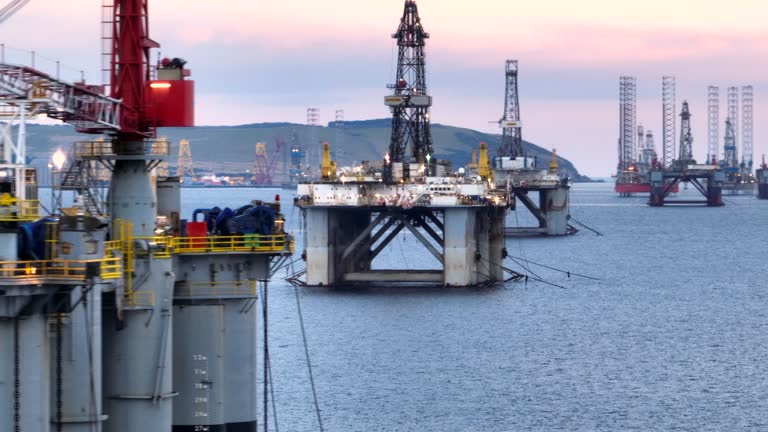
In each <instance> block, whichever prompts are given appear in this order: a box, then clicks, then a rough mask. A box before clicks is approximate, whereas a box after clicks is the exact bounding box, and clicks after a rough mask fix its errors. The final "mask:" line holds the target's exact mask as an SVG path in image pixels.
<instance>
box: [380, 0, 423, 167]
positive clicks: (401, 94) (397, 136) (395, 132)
mask: <svg viewBox="0 0 768 432" xmlns="http://www.w3.org/2000/svg"><path fill="white" fill-rule="evenodd" d="M392 38H394V39H396V40H397V46H398V56H397V73H396V76H395V83H394V84H390V85H388V86H387V87H388V88H390V89H393V90H394V94H392V95H389V96H386V97H385V98H384V104H385V105H387V106H389V107H390V109H391V111H392V133H391V138H390V143H389V153H388V157H387V158H386V159H387V160H385V164H386V168H385V176H386V177H387V178H388V180H389V181H391V180H393V177H392V174H393V169H392V168H393V166H394V165H396V164H397V165H398V166H400V165H401V166H402V177H403V178H404V179H407V178H409V168H410V167H409V164H410V163H415V164H424V163H427V164H428V163H429V159H430V158H431V155H432V153H433V151H432V134H431V133H430V130H429V107H430V106H431V105H432V97H431V96H429V95H428V94H427V79H426V53H425V46H426V40H427V39H428V38H429V33H427V32H426V31H424V28H423V27H422V25H421V19H420V18H419V11H418V7H417V6H416V2H415V1H414V0H406V1H405V7H404V10H403V17H402V18H401V19H400V26H399V27H398V28H397V30H396V31H395V33H393V34H392ZM409 146H410V147H411V154H410V157H408V155H406V149H407V148H408V147H409Z"/></svg>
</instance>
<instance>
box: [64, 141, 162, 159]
mask: <svg viewBox="0 0 768 432" xmlns="http://www.w3.org/2000/svg"><path fill="white" fill-rule="evenodd" d="M74 151H75V156H76V157H78V158H100V157H109V156H115V154H116V153H115V150H114V147H113V145H112V142H111V141H104V140H95V141H80V142H76V143H74ZM120 154H133V155H151V156H168V155H169V154H170V143H169V142H168V140H163V139H157V140H145V141H144V142H142V143H141V144H136V145H135V148H133V147H130V146H125V148H122V149H120Z"/></svg>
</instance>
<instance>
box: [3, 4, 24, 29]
mask: <svg viewBox="0 0 768 432" xmlns="http://www.w3.org/2000/svg"><path fill="white" fill-rule="evenodd" d="M27 3H29V0H13V1H12V2H10V3H8V4H7V5H5V6H4V7H3V8H2V9H0V24H2V23H4V22H5V21H6V20H7V19H8V18H10V17H12V16H13V15H14V14H15V13H16V12H18V11H19V9H21V8H23V7H24V5H26V4H27Z"/></svg>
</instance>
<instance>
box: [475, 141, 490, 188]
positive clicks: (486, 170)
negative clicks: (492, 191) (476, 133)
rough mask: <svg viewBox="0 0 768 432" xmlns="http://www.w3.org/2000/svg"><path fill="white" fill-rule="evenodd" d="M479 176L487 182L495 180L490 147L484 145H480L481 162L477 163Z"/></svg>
mask: <svg viewBox="0 0 768 432" xmlns="http://www.w3.org/2000/svg"><path fill="white" fill-rule="evenodd" d="M477 175H479V176H480V177H482V178H483V180H487V179H490V178H493V170H491V160H490V159H489V158H488V146H487V145H486V144H485V143H484V142H481V143H480V160H479V161H478V163H477Z"/></svg>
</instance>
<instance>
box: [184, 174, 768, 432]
mask: <svg viewBox="0 0 768 432" xmlns="http://www.w3.org/2000/svg"><path fill="white" fill-rule="evenodd" d="M612 186H613V185H612V184H610V183H606V184H577V185H575V187H574V189H573V193H572V195H571V197H572V209H571V212H572V215H573V217H574V218H575V219H577V220H579V221H580V222H583V223H586V224H587V225H589V226H591V227H593V228H595V229H597V230H598V231H600V232H602V233H603V234H605V236H604V237H598V236H596V235H594V234H592V233H590V232H589V231H586V230H582V231H581V232H580V233H579V234H577V235H576V236H572V237H564V238H537V239H525V240H517V239H510V240H508V242H507V248H508V250H509V253H510V254H511V255H513V256H517V257H519V256H521V255H524V256H525V257H527V258H528V259H529V260H532V261H535V262H539V263H543V264H547V265H550V266H554V267H557V268H561V269H565V270H570V271H573V272H577V273H582V274H586V275H590V276H594V277H598V278H600V281H591V280H587V279H579V278H575V277H573V278H571V279H568V278H567V276H566V275H563V274H558V273H555V272H551V271H548V270H546V269H541V268H537V267H531V269H532V270H533V271H534V272H536V273H537V274H538V275H539V276H541V277H542V278H544V279H545V280H547V281H550V282H552V283H555V284H560V285H563V286H565V289H560V288H555V287H552V286H548V285H545V284H541V283H535V282H531V281H529V283H528V284H527V285H526V284H525V283H523V282H515V283H509V284H507V285H506V287H504V288H498V287H497V288H482V289H417V288H397V287H393V288H391V289H383V288H375V289H374V288H368V289H356V290H329V289H308V288H304V289H300V296H301V301H302V306H303V312H304V320H305V323H306V331H307V338H308V341H309V349H310V353H311V355H312V364H313V367H314V376H315V381H316V385H317V392H318V398H319V402H320V406H321V409H322V417H323V421H324V426H325V429H326V430H329V431H417V430H418V431H435V432H438V431H441V432H442V431H521V430H523V431H525V430H530V431H550V430H563V431H596V430H599V431H617V430H642V431H647V430H697V431H698V430H725V429H732V430H766V429H768V397H766V395H768V336H766V333H768V293H766V279H768V269H767V268H766V265H765V262H766V255H765V244H766V235H765V228H764V223H765V215H766V212H768V201H760V200H757V199H755V198H754V197H752V196H750V197H726V206H725V207H723V208H705V207H688V208H661V209H659V208H650V207H647V206H645V205H644V203H645V201H646V198H644V197H642V198H618V197H616V196H615V194H614V193H613V192H612ZM275 193H280V194H282V195H283V203H284V209H283V210H284V211H286V213H287V217H288V218H289V219H291V218H295V217H296V213H297V212H294V211H293V207H292V203H291V194H292V193H293V192H292V191H280V190H277V189H276V190H259V189H226V190H217V189H185V190H184V191H183V202H184V203H185V205H184V214H183V217H190V216H191V213H192V210H193V209H194V208H195V207H208V206H213V205H219V206H224V205H229V206H238V205H240V204H244V203H245V202H247V201H248V200H250V199H253V198H263V199H272V198H273V197H274V194H275ZM683 193H692V192H691V191H684V192H683ZM524 219H525V218H521V219H519V220H521V221H522V220H524ZM509 221H511V222H513V223H514V221H515V218H514V216H511V217H510V218H509ZM288 226H289V227H290V228H291V229H292V230H293V231H294V232H296V233H297V234H298V228H299V224H298V221H297V220H295V219H294V220H293V222H289V223H288ZM301 245H302V240H301V239H298V240H297V248H296V249H297V255H298V253H299V252H300V251H301V248H302V246H301ZM417 246H418V245H417V243H416V242H415V240H413V238H412V237H410V236H402V235H401V236H400V237H398V238H397V239H396V240H395V242H394V243H393V245H392V247H391V249H390V250H389V251H388V254H387V255H386V256H385V257H384V258H383V259H384V260H385V261H384V262H383V263H382V264H388V263H391V264H393V265H396V266H402V265H403V263H404V262H408V265H411V266H412V267H411V268H415V267H417V266H419V265H421V264H422V263H423V264H429V260H430V259H431V257H429V254H428V253H427V252H426V251H425V250H424V249H422V248H419V247H417ZM409 254H410V255H409ZM510 266H511V267H513V268H515V269H517V270H520V268H519V267H517V266H516V265H514V263H510ZM284 275H285V273H284V272H280V274H278V275H276V276H275V277H273V281H272V283H271V284H270V289H269V292H270V296H269V301H270V309H269V312H270V329H269V331H270V351H271V357H272V365H273V379H274V389H275V398H276V404H277V416H278V424H279V427H280V430H286V431H315V430H318V428H317V423H316V419H315V414H314V409H313V406H312V399H311V392H310V387H309V380H308V377H307V370H306V365H305V360H304V351H303V345H302V342H301V332H300V327H299V324H298V318H297V312H296V302H295V298H294V293H293V288H292V287H290V286H289V285H287V284H286V283H285V282H283V281H281V280H280V279H282V277H284ZM259 367H261V365H259ZM260 373H261V372H260ZM270 415H271V414H270Z"/></svg>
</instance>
